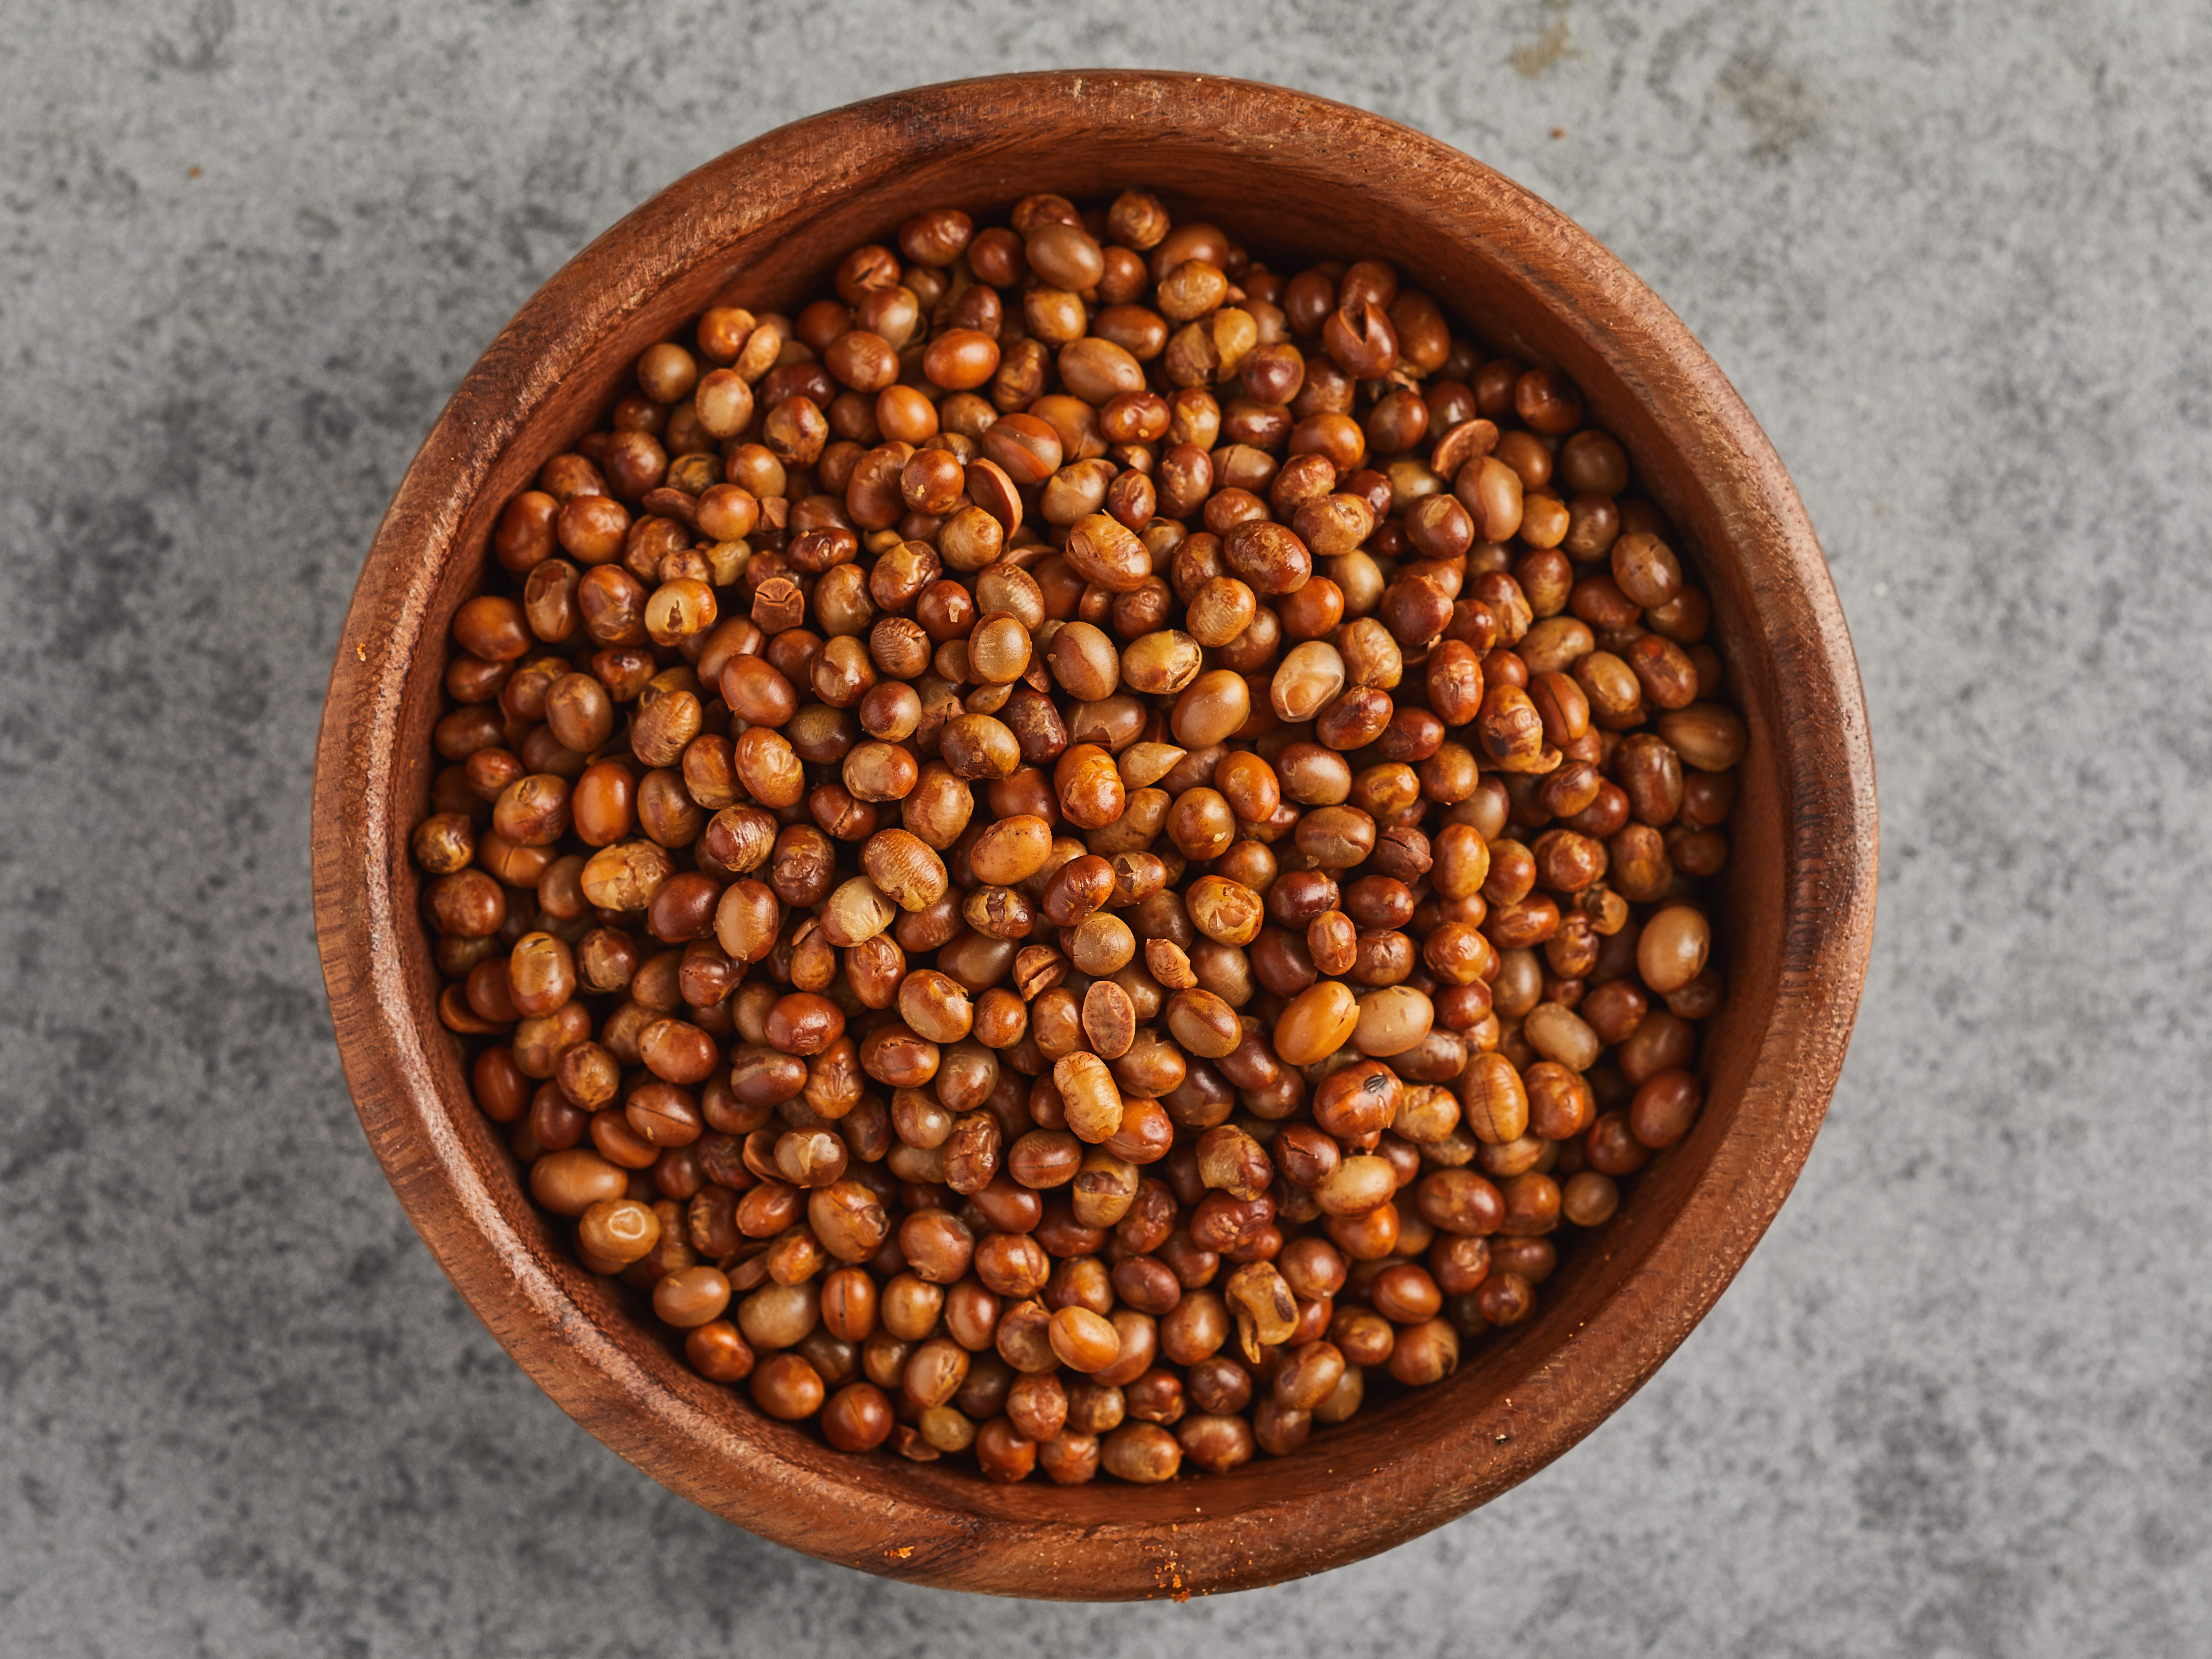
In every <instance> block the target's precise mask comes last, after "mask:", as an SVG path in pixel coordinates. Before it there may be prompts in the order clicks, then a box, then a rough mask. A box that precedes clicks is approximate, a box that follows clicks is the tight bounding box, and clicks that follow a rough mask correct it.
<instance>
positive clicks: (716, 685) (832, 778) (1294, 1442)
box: [413, 191, 1745, 1483]
mask: <svg viewBox="0 0 2212 1659" xmlns="http://www.w3.org/2000/svg"><path fill="white" fill-rule="evenodd" d="M1584 414H1585V411H1584V408H1583V400H1582V398H1581V396H1580V395H1579V393H1578V392H1577V389H1576V388H1575V387H1574V386H1572V385H1571V384H1570V383H1569V382H1568V381H1567V380H1565V379H1564V378H1563V377H1562V376H1560V375H1559V374H1557V373H1555V372H1553V371H1551V370H1549V369H1547V368H1541V367H1529V366H1526V365H1523V364H1522V363H1519V362H1513V361H1512V360H1510V359H1509V358H1504V357H1496V356H1488V355H1486V354H1485V353H1484V352H1482V351H1480V350H1479V349H1478V348H1477V347H1476V345H1475V344H1474V343H1473V342H1472V341H1470V340H1469V339H1468V338H1467V337H1465V336H1464V335H1462V334H1461V333H1459V332H1456V331H1455V330H1454V329H1453V327H1452V326H1451V325H1450V323H1449V320H1448V319H1447V318H1446V316H1445V314H1444V313H1443V310H1442V309H1441V307H1439V305H1438V303H1437V301H1436V300H1435V299H1434V298H1432V297H1431V296H1430V295H1426V294H1423V293H1420V292H1419V291H1417V290H1415V289H1412V288H1410V287H1408V286H1407V285H1406V284H1405V283H1403V282H1402V281H1401V277H1400V275H1399V273H1398V272H1397V271H1395V270H1393V269H1392V268H1391V267H1390V266H1389V264H1384V263H1382V262H1380V261H1376V260H1361V261H1359V262H1358V263H1356V264H1350V265H1348V266H1347V265H1346V264H1341V263H1337V262H1324V263H1322V264H1314V265H1311V266H1309V267H1307V268H1304V269H1302V270H1297V272H1296V273H1295V274H1293V275H1289V276H1285V275H1283V274H1280V273H1278V272H1276V271H1273V270H1268V269H1267V268H1266V267H1265V266H1264V265H1263V264H1261V263H1259V262H1257V261H1255V259H1254V258H1252V257H1251V256H1250V255H1249V253H1248V252H1247V251H1246V250H1245V249H1243V248H1242V247H1240V246H1237V244H1236V243H1234V242H1233V241H1231V240H1230V239H1229V237H1228V236H1226V235H1225V234H1224V233H1223V232H1222V231H1221V230H1220V229H1218V228H1216V227H1214V226H1212V225H1210V224H1205V223H1188V222H1187V223H1180V224H1178V223H1174V222H1171V221H1170V216H1169V214H1168V212H1167V210H1166V209H1165V208H1164V206H1163V204H1161V203H1160V202H1159V201H1158V199H1157V198H1155V197H1152V196H1151V195H1149V194H1146V193H1145V192H1143V191H1126V192H1124V193H1123V194H1122V195H1121V197H1118V198H1117V199H1116V200H1115V201H1114V202H1113V203H1112V204H1111V205H1110V206H1108V207H1105V208H1103V209H1098V208H1094V209H1091V210H1079V209H1078V208H1076V207H1075V206H1074V205H1073V204H1071V203H1069V202H1067V201H1066V200H1065V199H1063V198H1061V197H1055V196H1049V195H1036V196H1030V197H1024V198H1023V199H1022V200H1021V201H1019V202H1018V203H1017V204H1015V205H1014V207H1013V210H1012V216H1011V222H1010V223H1008V224H1006V225H1001V226H995V227H993V228H986V229H981V230H978V229H977V228H975V224H974V222H972V221H971V220H970V219H969V216H967V215H966V214H964V213H962V212H959V211H957V210H951V209H943V210H934V211H931V212H927V213H924V214H921V215H920V216H916V217H915V218H914V219H912V220H910V221H908V222H907V223H906V224H905V225H904V226H903V227H902V228H901V230H900V232H899V234H898V238H897V246H896V247H891V246H866V247H861V248H857V249H855V250H854V251H853V252H851V253H850V254H848V256H847V257H846V258H844V260H843V261H842V263H841V264H839V265H838V267H837V270H836V275H835V280H834V294H833V295H829V296H825V297H823V298H821V299H818V300H816V301H814V302H813V303H811V304H810V305H807V306H806V307H804V308H803V309H801V310H800V311H799V313H798V314H797V315H796V316H795V317H793V318H786V317H783V316H781V315H776V314H761V315H755V314H753V313H750V312H747V311H744V310H741V309H737V308H734V307H725V308H719V309H716V310H713V311H710V312H708V313H707V314H706V315H705V316H704V317H702V319H699V321H698V324H697V326H696V331H695V333H694V335H693V337H692V339H691V342H690V343H689V344H685V343H675V342H667V343H659V344H656V345H653V346H652V347H651V348H649V349H647V350H646V351H645V352H644V353H643V354H642V355H641V356H640V357H639V358H638V360H637V363H636V366H635V386H634V389H633V390H631V391H629V392H628V393H627V394H626V395H624V396H623V397H622V398H619V399H618V400H617V402H616V403H615V404H613V406H612V408H611V410H608V411H607V416H606V420H605V425H604V426H603V428H602V429H600V430H598V431H595V432H592V433H591V434H590V435H587V436H586V437H585V438H584V439H582V440H581V441H579V442H578V444H577V445H576V447H575V448H574V451H573V452H572V453H565V454H562V455H558V456H556V457H554V458H553V459H550V460H549V461H547V462H546V463H545V465H544V468H543V470H542V471H540V472H539V474H538V477H537V480H536V483H535V487H534V488H532V489H527V490H526V491H524V492H522V493H521V494H520V495H517V496H516V497H515V498H514V499H513V501H511V502H509V503H508V504H507V506H506V508H505V510H504V513H502V515H501V518H500V520H499V521H498V525H497V528H496V530H495V533H494V536H493V538H492V546H491V559H490V561H489V562H488V571H489V580H487V583H486V585H485V590H484V591H483V592H482V593H481V594H479V595H478V596H477V597H476V598H473V599H470V600H468V601H467V602H466V603H465V604H464V605H462V606H461V607H460V609H459V612H458V614H457V615H456V617H454V620H453V641H454V646H455V650H454V653H453V657H452V659H451V661H450V664H449V666H448V668H447V674H446V690H447V694H448V696H449V697H450V700H451V701H450V708H449V710H448V712H447V714H445V715H444V716H443V718H442V719H441V720H439V722H438V724H437V726H436V729H435V743H436V747H437V750H438V753H439V754H440V756H441V757H442V758H443V760H444V762H445V765H444V767H443V769H442V770H440V771H439V772H438V773H437V774H436V777H435V784H434V786H433V788H432V800H431V804H430V805H431V810H430V811H429V814H428V816H427V817H425V818H424V819H423V820H422V823H420V824H419V825H418V826H416V829H415V831H414V836H413V850H414V854H415V857H416V861H417V862H418V863H419V865H420V866H421V868H422V872H424V876H425V878H426V879H425V882H424V889H423V908H424V914H425V915H426V916H427V918H428V922H429V925H430V926H431V927H432V928H433V929H434V930H435V933H436V935H437V941H436V959H437V962H438V964H439V966H440V968H441V970H442V971H443V972H444V974H445V975H447V978H448V980H449V981H450V982H449V983H448V984H447V987H446V988H445V990H444V992H443V994H442V998H441V1002H440V1011H441V1015H442V1017H443V1018H444V1020H445V1023H446V1024H447V1025H448V1026H449V1027H450V1028H451V1029H452V1030H454V1031H456V1032H458V1033H460V1034H462V1035H463V1036H465V1037H467V1038H469V1039H471V1040H472V1041H473V1042H474V1044H475V1054H474V1060H473V1080H474V1091H475V1096H476V1099H477V1103H478V1105H479V1106H480V1107H481V1108H482V1109H483V1112H484V1113H485V1114H486V1115H488V1116H489V1117H490V1118H491V1119H492V1120H493V1121H495V1122H497V1123H499V1124H501V1125H503V1126H506V1128H507V1139H508V1145H509V1146H511V1147H512V1148H513V1152H514V1154H515V1156H516V1158H518V1159H519V1160H520V1163H521V1164H522V1165H523V1167H524V1168H525V1170H526V1179H527V1182H528V1187H529V1190H530V1193H531V1194H532V1197H533V1198H534V1199H535V1200H537V1202H538V1204H539V1205H541V1206H544V1209H546V1210H548V1211H550V1212H552V1214H553V1215H555V1216H556V1217H558V1218H562V1222H563V1224H565V1225H566V1226H567V1228H568V1231H569V1236H571V1237H573V1239H574V1248H575V1250H576V1253H577V1255H578V1256H579V1258H580V1260H581V1261H583V1263H584V1264H585V1265H586V1267H589V1268H590V1269H591V1270H592V1271H593V1272H595V1273H606V1274H611V1275H617V1276H619V1277H620V1278H621V1279H623V1281H624V1282H625V1283H626V1284H628V1285H631V1286H632V1287H634V1288H635V1291H638V1292H640V1293H641V1295H642V1296H645V1297H649V1298H650V1300H651V1305H652V1309H653V1314H654V1315H655V1316H657V1317H658V1319H659V1321H660V1322H663V1323H664V1324H665V1325H666V1326H667V1327H670V1328H672V1329H673V1330H675V1331H678V1332H681V1333H682V1334H683V1335H682V1341H683V1346H684V1353H685V1354H686V1356H687V1357H688V1358H689V1360H690V1364H692V1365H693V1366H694V1367H695V1368H696V1370H698V1371H699V1372H700V1373H701V1374H702V1375H703V1376H707V1377H708V1378H710V1379H713V1380H714V1381H716V1382H718V1383H727V1384H732V1385H738V1386H740V1387H741V1388H742V1389H743V1390H744V1393H745V1394H746V1395H749V1396H750V1399H751V1401H753V1402H754V1403H755V1404H756V1405H757V1407H759V1409H760V1410H762V1411H763V1412H765V1413H768V1414H769V1415H771V1416H773V1417H775V1418H779V1419H785V1420H787V1421H798V1420H802V1419H811V1420H813V1421H815V1422H817V1423H818V1425H819V1431H820V1432H821V1433H822V1434H823V1436H824V1437H827V1439H828V1440H829V1443H831V1444H833V1445H835V1446H837V1447H839V1448H842V1449H848V1450H852V1451H864V1450H868V1449H874V1448H878V1447H886V1448H888V1449H891V1450H894V1451H896V1452H897V1453H899V1454H901V1455H905V1456H907V1457H909V1458H915V1459H921V1460H928V1459H934V1458H938V1457H942V1456H964V1457H970V1458H972V1459H973V1460H974V1462H975V1465H976V1466H977V1467H978V1468H980V1469H981V1472H982V1474H985V1475H986V1476H987V1477H989V1478H990V1479H992V1480H1022V1479H1024V1477H1026V1476H1029V1475H1030V1474H1032V1473H1033V1472H1034V1471H1036V1470H1040V1469H1041V1470H1042V1472H1043V1474H1045V1476H1047V1477H1048V1478H1049V1479H1050V1480H1054V1481H1057V1482H1061V1483H1069V1482H1079V1481H1085V1480H1091V1479H1092V1478H1093V1477H1094V1476H1096V1475H1097V1474H1098V1473H1099V1472H1101V1471H1102V1470H1103V1472H1105V1473H1106V1474H1111V1475H1114V1476H1116V1477H1118V1478H1120V1479H1122V1480H1133V1481H1158V1480H1166V1479H1169V1478H1170V1477H1171V1476H1173V1475H1175V1474H1176V1473H1177V1472H1178V1470H1179V1469H1181V1468H1182V1465H1183V1464H1184V1463H1185V1462H1186V1461H1187V1462H1188V1463H1189V1464H1190V1465H1192V1466H1194V1467H1195V1468H1202V1469H1206V1470H1211V1471H1223V1470H1227V1469H1230V1468H1234V1467H1236V1466H1237V1465H1238V1464H1240V1463H1242V1462H1245V1461H1247V1460H1248V1459H1249V1458H1251V1457H1253V1456H1254V1455H1255V1453H1266V1454H1268V1455H1286V1454H1288V1453H1290V1452H1292V1451H1294V1450H1295V1449H1297V1447H1298V1446H1300V1445H1301V1444H1302V1443H1304V1441H1305V1440H1306V1439H1307V1437H1309V1436H1310V1434H1311V1433H1312V1432H1313V1431H1315V1430H1316V1427H1318V1426H1322V1425H1333V1424H1338V1423H1341V1422H1343V1421H1344V1420H1345V1419H1347V1418H1348V1417H1350V1416H1352V1414H1353V1413H1355V1412H1358V1410H1360V1409H1361V1407H1362V1405H1363V1402H1364V1401H1365V1400H1366V1397H1367V1394H1368V1391H1369V1390H1370V1388H1372V1389H1374V1390H1375V1392H1376V1395H1377V1397H1378V1398H1380V1397H1382V1396H1383V1395H1387V1394H1389V1393H1391V1392H1393V1391H1395V1390H1401V1389H1410V1388H1420V1387H1425V1386H1427V1385H1431V1384H1433V1383H1437V1382H1438V1381H1440V1380H1441V1379H1443V1377H1445V1376H1449V1375H1450V1374H1451V1372H1452V1371H1453V1370H1454V1369H1455V1366H1456V1365H1457V1364H1459V1360H1460V1355H1461V1351H1462V1345H1464V1344H1467V1343H1469V1342H1471V1341H1474V1340H1478V1339H1480V1337H1481V1336H1482V1335H1483V1334H1485V1333H1487V1332H1489V1331H1491V1330H1492V1329H1495V1328H1500V1327H1506V1326H1511V1325H1514V1324H1517V1323H1519V1322H1522V1321H1524V1320H1526V1319H1528V1317H1529V1316H1530V1315H1531V1314H1532V1313H1533V1312H1534V1310H1535V1308H1536V1306H1537V1303H1538V1300H1539V1297H1540V1294H1541V1291H1540V1287H1541V1285H1543V1284H1544V1282H1545V1280H1546V1279H1547V1277H1548V1276H1549V1275H1550V1274H1551V1273H1552V1272H1553V1268H1554V1267H1555V1265H1556V1263H1557V1261H1558V1255H1557V1249H1556V1247H1555V1244H1554V1242H1553V1234H1554V1233H1555V1232H1556V1231H1558V1230H1559V1229H1560V1228H1561V1227H1562V1226H1563V1225H1565V1226H1569V1227H1572V1228H1578V1229H1586V1228H1594V1227H1599V1226H1601V1225H1604V1224H1605V1223H1606V1222H1607V1220H1608V1219H1609V1218H1611V1217H1612V1216H1613V1213H1614V1211H1615V1209H1616V1207H1617V1206H1618V1205H1619V1203H1620V1182H1622V1180H1623V1178H1624V1177H1626V1176H1631V1175H1632V1174H1633V1173H1634V1172H1635V1171H1636V1170H1638V1168H1639V1167H1640V1166H1642V1165H1643V1164H1644V1163H1645V1162H1646V1160H1648V1159H1649V1158H1650V1157H1651V1156H1652V1154H1653V1153H1654V1152H1657V1151H1658V1150H1660V1149H1662V1148H1664V1147H1667V1146H1671V1145H1673V1144H1674V1142H1676V1141H1678V1140H1680V1139H1682V1138H1683V1136H1684V1135H1685V1134H1686V1133H1688V1132H1689V1130H1690V1128H1691V1127H1692V1122H1693V1121H1694V1119H1695V1117H1696V1115H1697V1113H1698V1111H1699V1106H1700V1104H1701V1103H1702V1090H1701V1086H1700V1085H1699V1080H1698V1078H1697V1076H1696V1074H1695V1073H1694V1071H1693V1069H1692V1068H1693V1066H1694V1062H1695V1058H1696V1049H1697V1022H1699V1020H1701V1019H1704V1018H1706V1017H1708V1016H1710V1015H1711V1014H1712V1013H1713V1012H1715V1011H1716V1010H1717V1008H1718V1006H1720V1002H1721V999H1722V981H1721V977H1720V975H1719V973H1718V972H1717V969H1716V968H1715V967H1714V965H1713V964H1712V963H1711V962H1710V961H1709V960H1708V957H1709V956H1710V955H1711V926H1710V923H1709V921H1708V914H1707V907H1706V903H1705V898H1704V894H1705V890H1706V888H1707V887H1708V885H1709V884H1710V880H1711V878H1713V877H1714V876H1716V875H1717V873H1718V872H1720V871H1721V869H1722V866H1723V863H1724V861H1725V860H1726V858H1727V855H1728V842H1727V839H1726V836H1725V833H1724V824H1725V821H1726V819H1727V817H1728V814H1729V805H1730V803H1731V801H1732V799H1733V796H1734V792H1735V766H1736V764H1737V763H1738V762H1739V760H1740V759H1741V756H1742V753H1743V750H1744V745H1745V729H1744V726H1743V724H1742V722H1741V720H1740V719H1739V718H1738V717H1737V715H1736V714H1735V713H1734V712H1733V711H1732V710H1731V709H1730V708H1728V707H1727V706H1726V704H1725V702H1723V670H1722V665H1721V663H1720V660H1719V659H1718V657H1717V655H1716V654H1715V653H1714V652H1713V650H1712V649H1711V647H1709V646H1708V645H1706V644H1705V634H1706V631H1707V624H1708V620H1709V610H1708V605H1707V601H1706V599H1705V595H1704V593H1703V592H1701V591H1700V590H1699V588H1697V587H1696V586H1692V585H1691V584H1690V583H1689V582H1688V581H1687V580H1686V578H1685V574H1684V570H1683V567H1682V563H1681V561H1680V559H1679V558H1678V557H1677V556H1676V554H1675V552H1674V550H1673V549H1672V548H1671V547H1670V545H1669V542H1670V540H1671V539H1672V532H1670V530H1669V528H1668V526H1667V524H1666V522H1665V521H1664V520H1663V519H1662V516H1661V515H1660V513H1658V512H1657V511H1656V509H1655V508H1654V507H1652V506H1651V505H1650V504H1649V503H1648V502H1647V501H1643V500H1641V499H1639V498H1638V497H1637V496H1636V495H1632V494H1631V493H1630V483H1631V469H1630V464H1629V460H1628V458H1627V456H1626V453H1624V451H1623V449H1622V447H1621V446H1620V443H1618V442H1617V441H1615V440H1614V439H1613V438H1612V437H1610V436H1608V435H1607V434H1605V433H1604V432H1601V431H1600V430H1597V429H1596V428H1592V427H1590V426H1589V425H1588V424H1587V423H1586V422H1585V419H1584Z"/></svg>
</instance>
